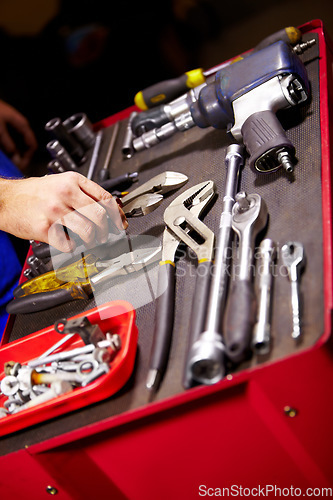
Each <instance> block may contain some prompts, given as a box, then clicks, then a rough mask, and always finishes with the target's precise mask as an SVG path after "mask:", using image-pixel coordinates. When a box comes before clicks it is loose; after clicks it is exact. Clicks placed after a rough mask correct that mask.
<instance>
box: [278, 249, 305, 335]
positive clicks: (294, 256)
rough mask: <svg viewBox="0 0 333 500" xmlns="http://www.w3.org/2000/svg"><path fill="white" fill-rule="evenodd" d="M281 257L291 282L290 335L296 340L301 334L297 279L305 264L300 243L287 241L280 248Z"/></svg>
mask: <svg viewBox="0 0 333 500" xmlns="http://www.w3.org/2000/svg"><path fill="white" fill-rule="evenodd" d="M281 258H282V262H283V264H284V265H285V266H286V268H287V270H288V276H289V280H290V282H291V306H292V314H293V331H292V334H291V336H292V338H293V339H295V340H298V339H299V338H300V336H301V319H300V293H299V280H300V275H301V271H302V270H303V268H304V266H305V254H304V247H303V245H302V243H300V242H298V241H288V242H287V243H286V244H285V245H283V247H282V249H281Z"/></svg>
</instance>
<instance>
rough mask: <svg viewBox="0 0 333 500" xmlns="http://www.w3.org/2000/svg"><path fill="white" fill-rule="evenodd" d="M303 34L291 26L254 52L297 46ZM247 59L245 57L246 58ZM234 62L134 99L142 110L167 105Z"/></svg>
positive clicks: (197, 72) (152, 88)
mask: <svg viewBox="0 0 333 500" xmlns="http://www.w3.org/2000/svg"><path fill="white" fill-rule="evenodd" d="M301 37H302V34H301V32H300V30H298V29H297V28H295V27H293V26H289V27H287V28H284V29H282V30H279V31H277V32H276V33H273V34H272V35H269V36H268V37H267V38H265V39H264V40H262V41H261V42H260V43H259V44H258V45H257V46H256V47H255V48H254V49H253V50H254V51H256V50H260V49H262V48H264V47H266V46H267V45H271V44H272V43H274V42H276V41H277V40H283V41H285V42H287V43H291V44H295V43H296V42H298V41H299V40H301ZM244 57H245V56H244ZM232 62H233V60H231V61H228V62H226V63H223V64H219V65H218V66H215V67H213V68H212V69H208V70H206V71H204V70H203V69H202V68H197V69H194V70H191V71H187V72H186V73H184V74H183V75H181V76H179V77H177V78H173V79H170V80H165V81H162V82H159V83H156V84H154V85H152V86H150V87H147V88H145V89H144V90H142V91H141V92H138V93H137V94H136V96H135V98H134V102H135V104H136V105H137V106H138V107H139V108H140V109H143V110H145V109H149V108H153V107H154V106H157V105H159V104H162V103H166V102H169V101H171V100H172V99H174V98H175V97H177V96H179V95H181V94H182V93H183V92H186V91H187V90H188V89H191V88H193V87H196V86H198V85H200V84H202V83H204V82H205V80H206V78H207V77H208V76H210V75H212V74H214V73H216V72H217V71H219V70H221V69H222V68H224V67H225V66H227V65H229V64H231V63H232Z"/></svg>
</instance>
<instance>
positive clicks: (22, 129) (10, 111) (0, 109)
mask: <svg viewBox="0 0 333 500" xmlns="http://www.w3.org/2000/svg"><path fill="white" fill-rule="evenodd" d="M8 126H11V127H12V128H13V129H14V130H15V131H16V133H18V134H19V135H21V136H22V142H23V148H19V147H18V145H17V144H16V143H15V140H14V139H13V137H12V136H11V134H10V131H9V130H8ZM0 148H1V149H2V150H3V152H4V153H5V154H6V155H7V156H8V157H9V158H10V159H11V160H12V162H13V163H14V164H15V165H16V166H17V167H18V168H19V169H20V170H25V169H26V168H27V167H28V165H29V163H30V160H31V158H32V156H33V154H34V153H35V151H36V149H37V140H36V137H35V134H34V132H33V131H32V129H31V127H30V125H29V122H28V120H27V119H26V118H25V116H23V115H22V114H21V113H20V112H19V111H18V110H17V109H15V108H13V107H12V106H10V104H7V103H6V102H4V101H2V100H0Z"/></svg>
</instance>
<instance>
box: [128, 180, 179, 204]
mask: <svg viewBox="0 0 333 500" xmlns="http://www.w3.org/2000/svg"><path fill="white" fill-rule="evenodd" d="M187 181H188V177H187V175H185V174H181V173H180V172H172V171H166V172H162V173H161V174H158V175H156V176H155V177H152V178H151V179H149V181H147V182H145V183H144V184H142V185H141V186H139V187H137V188H136V189H133V191H131V192H130V193H128V194H127V195H126V196H123V198H122V199H121V201H122V205H123V206H126V205H127V204H128V203H130V202H131V201H132V200H134V199H135V198H137V197H138V196H142V195H143V194H148V193H154V194H162V195H163V194H166V193H168V192H169V191H172V190H174V189H179V188H180V187H182V186H184V184H186V182H187Z"/></svg>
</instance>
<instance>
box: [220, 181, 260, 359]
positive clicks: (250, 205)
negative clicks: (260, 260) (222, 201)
mask: <svg viewBox="0 0 333 500" xmlns="http://www.w3.org/2000/svg"><path fill="white" fill-rule="evenodd" d="M267 218H268V213H267V207H266V204H265V202H264V200H263V199H262V198H261V197H260V196H259V195H258V194H249V195H247V194H246V193H245V192H244V191H241V192H240V193H238V194H237V195H236V203H235V205H234V206H233V209H232V228H233V230H234V231H235V232H236V234H237V235H238V240H239V247H238V249H239V260H238V266H237V268H238V269H237V272H236V273H234V276H233V283H232V286H231V290H230V295H229V299H228V303H227V307H226V316H225V325H224V326H225V328H224V341H225V345H226V352H227V355H228V358H229V359H230V360H231V361H232V362H234V363H240V362H241V361H243V360H244V359H245V358H246V356H247V355H248V353H249V351H250V347H251V337H252V331H253V327H254V324H255V321H256V296H255V291H254V284H253V264H252V263H253V258H254V248H255V239H256V237H257V235H258V234H259V233H260V231H262V230H263V229H264V227H265V226H266V223H267ZM235 268H236V267H234V269H235Z"/></svg>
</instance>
